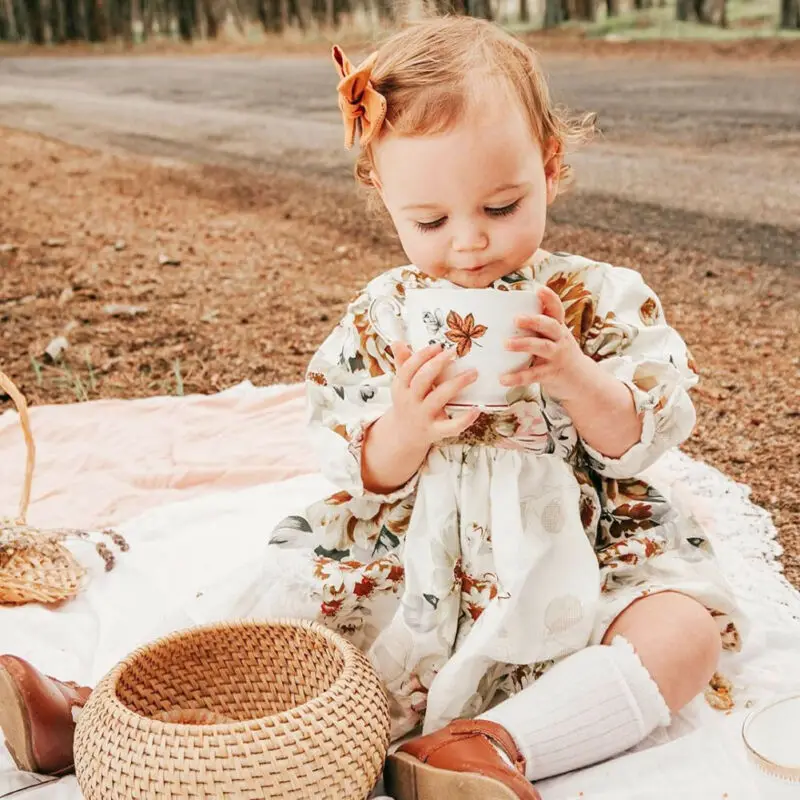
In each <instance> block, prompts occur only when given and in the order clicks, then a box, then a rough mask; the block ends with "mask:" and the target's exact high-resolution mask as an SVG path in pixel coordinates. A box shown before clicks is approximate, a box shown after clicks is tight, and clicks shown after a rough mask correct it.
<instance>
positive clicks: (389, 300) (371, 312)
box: [367, 295, 403, 344]
mask: <svg viewBox="0 0 800 800" xmlns="http://www.w3.org/2000/svg"><path fill="white" fill-rule="evenodd" d="M384 305H386V306H388V307H389V308H390V309H391V312H392V314H394V316H395V317H396V318H397V319H398V320H399V321H400V323H401V324H402V323H403V306H402V305H401V304H400V301H399V300H398V299H397V298H396V297H387V296H386V295H384V296H382V297H376V298H375V299H374V300H373V301H372V302H371V303H370V304H369V308H368V309H367V319H368V320H369V323H370V325H372V327H373V328H374V329H375V330H376V331H377V332H378V335H379V336H380V337H381V339H383V340H384V341H385V342H386V343H387V344H391V343H392V342H394V341H397V336H396V335H394V334H392V333H390V332H389V331H387V330H386V329H385V328H384V327H383V325H382V324H381V323H380V321H379V320H378V315H379V313H380V309H381V307H382V306H384Z"/></svg>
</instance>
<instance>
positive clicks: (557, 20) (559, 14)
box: [544, 0, 564, 28]
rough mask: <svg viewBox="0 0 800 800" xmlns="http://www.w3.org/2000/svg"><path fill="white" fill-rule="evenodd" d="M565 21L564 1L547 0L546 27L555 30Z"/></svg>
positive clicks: (545, 10)
mask: <svg viewBox="0 0 800 800" xmlns="http://www.w3.org/2000/svg"><path fill="white" fill-rule="evenodd" d="M563 21H564V6H563V4H562V0H545V7H544V27H545V28H555V27H557V26H558V25H560V24H561V23H562V22H563Z"/></svg>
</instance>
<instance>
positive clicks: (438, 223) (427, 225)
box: [414, 217, 447, 231]
mask: <svg viewBox="0 0 800 800" xmlns="http://www.w3.org/2000/svg"><path fill="white" fill-rule="evenodd" d="M445 222H447V217H439V219H435V220H433V221H432V222H416V221H415V222H414V225H415V226H416V228H417V230H420V231H435V230H436V229H437V228H441V227H442V225H444V224H445Z"/></svg>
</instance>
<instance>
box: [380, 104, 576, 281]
mask: <svg viewBox="0 0 800 800" xmlns="http://www.w3.org/2000/svg"><path fill="white" fill-rule="evenodd" d="M550 149H551V150H552V149H553V148H550ZM374 158H375V166H376V170H377V174H376V175H375V179H376V184H378V187H379V190H380V192H381V196H382V197H383V201H384V203H385V205H386V208H387V209H388V211H389V214H390V215H391V217H392V220H393V221H394V224H395V227H396V228H397V232H398V234H399V236H400V241H401V243H402V245H403V248H404V249H405V251H406V255H407V256H408V258H409V259H410V261H411V262H412V263H413V264H415V265H416V266H417V267H418V268H419V269H420V270H422V271H423V272H425V273H426V274H428V275H432V276H434V277H437V278H446V279H447V280H449V281H452V282H453V283H455V284H457V285H459V286H464V287H467V288H485V287H487V286H489V285H490V284H491V283H493V282H494V281H496V280H497V279H498V278H501V277H503V276H504V275H507V274H508V273H510V272H513V271H514V270H516V269H519V268H520V267H521V266H523V265H524V264H525V263H526V262H528V261H529V260H530V259H531V257H532V256H533V255H534V254H535V253H536V251H537V250H538V249H539V246H540V245H541V243H542V238H543V237H544V229H545V220H546V215H547V206H548V204H549V203H551V202H552V201H553V200H554V199H555V195H556V192H557V190H558V173H559V168H560V157H559V156H557V155H555V156H554V155H552V153H551V152H545V153H543V152H542V148H541V147H540V145H539V143H538V142H537V141H535V139H534V138H533V136H532V134H531V132H530V130H529V128H528V126H527V123H526V121H525V120H524V118H523V116H522V114H521V112H520V111H518V110H517V109H516V108H515V107H514V106H513V105H509V104H508V103H505V102H499V103H498V107H497V108H496V109H494V110H491V109H490V110H488V111H483V113H482V115H481V116H478V115H472V117H470V116H467V117H466V118H465V119H464V120H463V121H462V122H461V123H459V124H458V125H457V126H456V127H455V128H454V129H452V130H451V131H448V132H447V133H444V134H441V135H437V136H416V137H412V136H396V135H394V134H392V133H389V134H386V135H384V136H383V137H381V139H380V141H379V142H378V143H377V144H376V145H375V151H374Z"/></svg>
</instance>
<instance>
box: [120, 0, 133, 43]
mask: <svg viewBox="0 0 800 800" xmlns="http://www.w3.org/2000/svg"><path fill="white" fill-rule="evenodd" d="M117 27H118V29H119V33H118V34H117V35H118V36H121V37H122V39H123V41H125V42H128V44H133V3H132V0H117Z"/></svg>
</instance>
